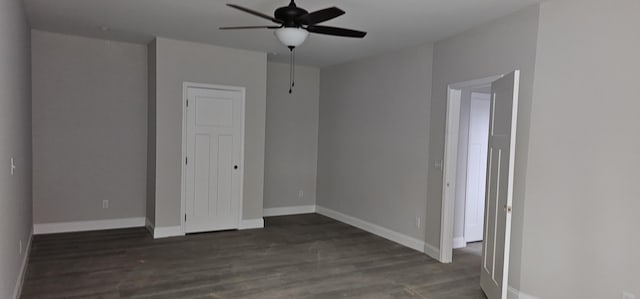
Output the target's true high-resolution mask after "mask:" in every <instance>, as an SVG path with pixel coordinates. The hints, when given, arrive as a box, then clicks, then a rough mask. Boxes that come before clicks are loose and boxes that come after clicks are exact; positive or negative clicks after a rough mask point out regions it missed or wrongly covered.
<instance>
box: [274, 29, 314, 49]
mask: <svg viewBox="0 0 640 299" xmlns="http://www.w3.org/2000/svg"><path fill="white" fill-rule="evenodd" d="M274 34H275V35H276V37H277V38H278V40H279V41H280V42H281V43H282V44H284V45H285V46H287V47H298V46H300V45H302V43H304V41H305V40H306V39H307V36H309V32H308V31H307V30H304V29H302V28H295V27H283V28H280V29H277V30H276V31H275V32H274Z"/></svg>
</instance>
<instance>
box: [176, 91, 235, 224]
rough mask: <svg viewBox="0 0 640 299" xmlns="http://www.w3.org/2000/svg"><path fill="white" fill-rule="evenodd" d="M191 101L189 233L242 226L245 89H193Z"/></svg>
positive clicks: (189, 95) (188, 120)
mask: <svg viewBox="0 0 640 299" xmlns="http://www.w3.org/2000/svg"><path fill="white" fill-rule="evenodd" d="M187 99H188V106H187V107H186V114H185V117H186V121H185V123H186V137H187V138H186V143H187V144H186V150H187V152H186V153H187V157H186V159H185V164H186V165H185V219H184V221H185V222H184V227H185V232H186V233H192V232H204V231H216V230H226V229H235V228H238V227H239V222H240V215H241V190H240V188H241V186H242V184H241V180H242V176H241V171H240V170H241V169H240V167H242V165H239V164H240V161H241V157H242V146H241V142H242V128H243V122H244V120H243V113H242V109H243V106H244V105H243V103H242V101H243V98H242V93H241V92H240V91H228V90H220V89H211V88H189V89H188V90H187ZM236 165H238V167H237V168H236V167H235V166H236Z"/></svg>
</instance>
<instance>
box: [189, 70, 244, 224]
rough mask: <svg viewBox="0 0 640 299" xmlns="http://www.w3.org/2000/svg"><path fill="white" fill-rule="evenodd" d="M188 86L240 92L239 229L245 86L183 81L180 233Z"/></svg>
mask: <svg viewBox="0 0 640 299" xmlns="http://www.w3.org/2000/svg"><path fill="white" fill-rule="evenodd" d="M189 88H202V89H216V90H226V91H237V92H240V94H241V103H240V106H241V113H242V122H241V123H240V126H241V128H240V161H239V164H240V165H239V166H240V178H241V179H240V200H239V202H238V205H239V207H238V211H239V213H238V215H239V217H238V225H237V228H238V229H239V228H240V227H241V224H242V207H243V202H244V141H245V140H244V136H245V123H246V121H247V120H246V117H245V116H246V113H245V112H246V109H245V107H246V106H245V103H246V93H247V91H246V88H244V87H239V86H228V85H215V84H206V83H195V82H183V83H182V157H181V162H180V163H181V164H182V167H181V168H180V169H181V171H180V176H181V183H180V189H181V190H180V230H181V231H182V234H185V233H186V232H185V221H184V218H185V213H186V208H185V203H186V198H187V196H186V192H187V188H186V179H187V178H186V168H187V165H186V163H185V158H186V155H187V117H186V116H187V91H188V90H189Z"/></svg>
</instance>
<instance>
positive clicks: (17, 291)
mask: <svg viewBox="0 0 640 299" xmlns="http://www.w3.org/2000/svg"><path fill="white" fill-rule="evenodd" d="M32 240H33V233H31V234H30V235H29V241H27V247H25V248H24V252H23V256H22V265H20V272H19V273H18V280H16V285H15V286H14V288H13V298H15V299H18V298H20V295H21V294H22V285H23V284H24V278H25V276H26V274H27V266H28V265H29V255H30V254H31V241H32Z"/></svg>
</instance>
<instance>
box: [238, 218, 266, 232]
mask: <svg viewBox="0 0 640 299" xmlns="http://www.w3.org/2000/svg"><path fill="white" fill-rule="evenodd" d="M255 228H264V218H258V219H243V220H242V221H241V222H240V227H239V228H238V229H240V230H244V229H255Z"/></svg>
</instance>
